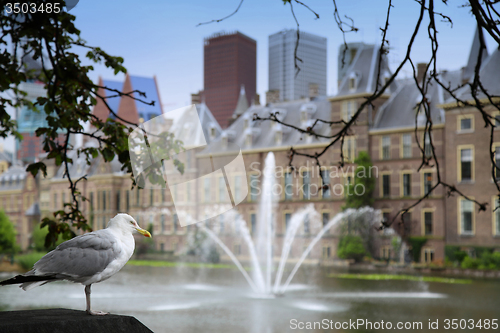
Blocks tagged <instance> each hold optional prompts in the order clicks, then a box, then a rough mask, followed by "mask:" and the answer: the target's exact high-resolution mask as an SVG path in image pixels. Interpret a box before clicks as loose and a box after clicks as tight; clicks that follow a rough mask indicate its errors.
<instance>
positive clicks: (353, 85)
mask: <svg viewBox="0 0 500 333" xmlns="http://www.w3.org/2000/svg"><path fill="white" fill-rule="evenodd" d="M354 89H356V78H354V77H350V78H349V90H354Z"/></svg>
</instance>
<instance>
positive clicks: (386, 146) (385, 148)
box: [382, 135, 391, 160]
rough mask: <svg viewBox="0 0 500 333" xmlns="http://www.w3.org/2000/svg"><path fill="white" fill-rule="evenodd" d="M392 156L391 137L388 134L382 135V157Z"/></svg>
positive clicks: (385, 158) (386, 158)
mask: <svg viewBox="0 0 500 333" xmlns="http://www.w3.org/2000/svg"><path fill="white" fill-rule="evenodd" d="M390 158H391V137H390V136H388V135H386V136H383V137H382V159H384V160H388V159H390Z"/></svg>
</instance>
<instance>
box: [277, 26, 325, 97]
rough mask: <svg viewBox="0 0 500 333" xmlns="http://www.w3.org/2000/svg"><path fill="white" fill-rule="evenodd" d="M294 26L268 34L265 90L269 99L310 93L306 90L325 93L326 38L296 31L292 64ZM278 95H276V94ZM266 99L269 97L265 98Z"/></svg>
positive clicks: (323, 94) (308, 94)
mask: <svg viewBox="0 0 500 333" xmlns="http://www.w3.org/2000/svg"><path fill="white" fill-rule="evenodd" d="M296 41H297V31H296V30H293V29H291V30H284V31H280V32H277V33H275V34H273V35H270V36H269V92H272V94H271V95H273V96H274V97H273V99H274V100H275V99H276V98H278V99H279V101H293V100H297V99H301V98H306V97H311V96H310V91H314V92H315V94H317V95H319V96H325V95H326V38H324V37H320V36H316V35H313V34H310V33H307V32H300V39H299V47H298V49H297V57H298V58H300V59H302V62H300V61H298V66H299V67H300V71H299V72H298V74H297V69H296V68H295V44H296ZM278 95H279V97H278ZM268 102H269V101H268Z"/></svg>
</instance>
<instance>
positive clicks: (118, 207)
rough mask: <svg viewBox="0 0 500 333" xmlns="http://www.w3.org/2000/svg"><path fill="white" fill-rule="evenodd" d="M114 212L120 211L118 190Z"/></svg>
mask: <svg viewBox="0 0 500 333" xmlns="http://www.w3.org/2000/svg"><path fill="white" fill-rule="evenodd" d="M116 211H117V212H119V211H120V190H118V191H116Z"/></svg>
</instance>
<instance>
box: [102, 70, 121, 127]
mask: <svg viewBox="0 0 500 333" xmlns="http://www.w3.org/2000/svg"><path fill="white" fill-rule="evenodd" d="M102 83H103V85H104V86H105V87H108V88H111V89H115V90H118V91H122V88H123V82H119V81H113V80H103V81H102ZM104 94H105V95H106V97H109V96H116V95H118V93H115V92H112V91H109V90H104ZM106 102H107V103H108V105H109V107H110V108H111V110H113V112H115V113H117V112H118V106H119V105H120V97H118V96H116V97H111V98H107V99H106ZM109 117H110V118H112V119H114V118H115V115H114V114H112V113H110V115H109Z"/></svg>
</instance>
